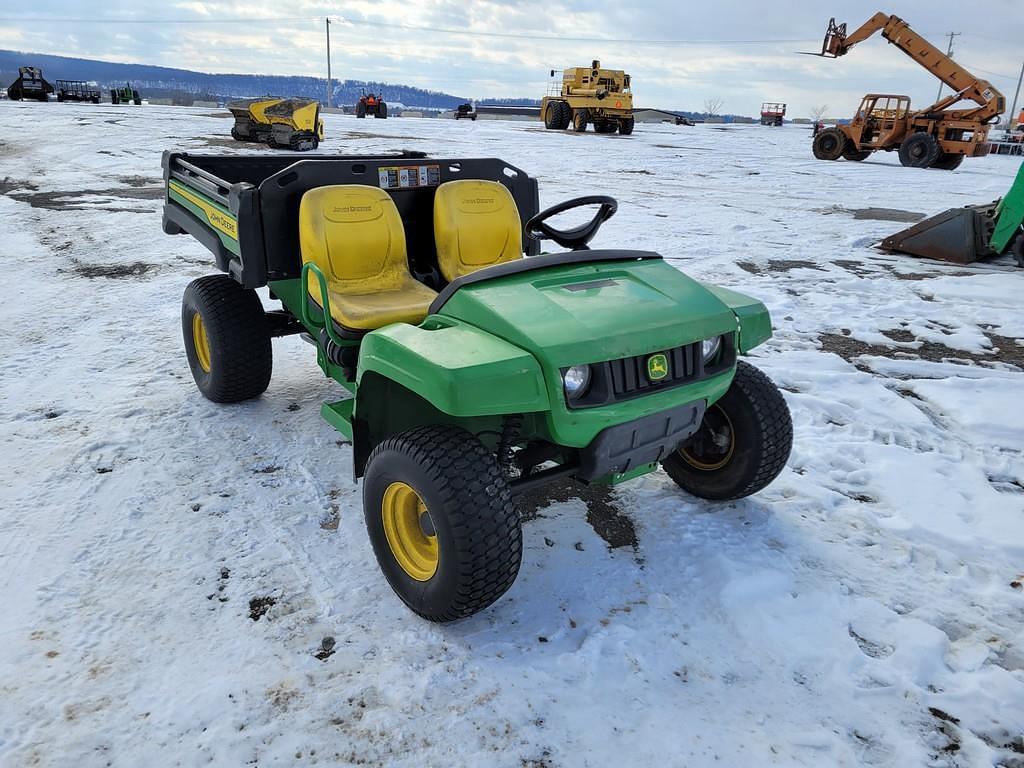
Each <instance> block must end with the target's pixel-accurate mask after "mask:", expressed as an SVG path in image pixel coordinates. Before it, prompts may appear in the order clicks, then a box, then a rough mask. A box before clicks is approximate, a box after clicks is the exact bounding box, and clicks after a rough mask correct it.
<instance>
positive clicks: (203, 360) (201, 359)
mask: <svg viewBox="0 0 1024 768" xmlns="http://www.w3.org/2000/svg"><path fill="white" fill-rule="evenodd" d="M192 343H193V344H194V345H195V348H196V361H197V362H198V363H199V367H200V368H202V369H203V370H204V371H206V372H207V373H209V372H210V337H209V336H208V335H207V333H206V326H205V325H204V324H203V316H202V315H200V314H199V313H198V312H196V313H195V314H194V315H192Z"/></svg>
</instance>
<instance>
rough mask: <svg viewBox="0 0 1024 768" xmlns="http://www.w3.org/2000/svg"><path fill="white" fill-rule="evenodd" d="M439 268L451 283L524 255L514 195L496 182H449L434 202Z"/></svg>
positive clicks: (469, 180)
mask: <svg viewBox="0 0 1024 768" xmlns="http://www.w3.org/2000/svg"><path fill="white" fill-rule="evenodd" d="M434 244H435V245H436V246H437V263H438V266H439V267H440V268H441V274H442V275H444V278H445V280H447V281H449V282H451V281H452V280H454V279H455V278H457V277H462V276H463V275H467V274H469V273H470V272H475V271H476V270H478V269H483V268H484V267H490V266H492V265H494V264H502V263H504V262H506V261H513V260H515V259H518V258H520V257H521V256H522V255H523V223H522V221H521V220H520V218H519V209H518V208H516V201H515V200H514V199H513V198H512V193H511V192H509V191H508V189H507V188H506V187H505V186H504V185H503V184H499V183H498V182H496V181H478V180H475V179H473V180H471V179H466V180H463V181H448V182H445V183H444V184H442V185H441V186H439V187H438V188H437V193H436V194H435V196H434Z"/></svg>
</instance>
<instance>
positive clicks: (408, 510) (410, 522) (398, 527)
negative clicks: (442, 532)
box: [380, 482, 441, 581]
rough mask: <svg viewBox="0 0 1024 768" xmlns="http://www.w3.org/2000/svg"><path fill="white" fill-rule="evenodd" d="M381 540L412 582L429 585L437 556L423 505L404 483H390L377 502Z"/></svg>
mask: <svg viewBox="0 0 1024 768" xmlns="http://www.w3.org/2000/svg"><path fill="white" fill-rule="evenodd" d="M380 513H381V522H383V524H384V536H385V538H387V541H388V547H389V548H390V549H391V554H392V555H394V557H395V562H397V563H398V565H399V566H400V567H401V568H402V570H403V571H405V572H406V573H407V574H409V576H410V578H413V579H415V580H416V581H429V580H430V579H431V578H432V577H433V575H434V574H435V573H436V572H437V564H438V561H439V560H440V559H441V558H440V552H439V550H438V546H437V533H436V532H435V530H434V525H433V522H432V521H431V519H430V515H429V514H428V512H427V505H426V504H424V503H423V499H421V498H420V495H419V494H418V493H416V491H415V489H414V488H413V487H412V486H411V485H408V484H406V483H402V482H394V483H392V484H391V485H389V486H388V487H387V488H386V489H385V490H384V497H383V499H381V510H380Z"/></svg>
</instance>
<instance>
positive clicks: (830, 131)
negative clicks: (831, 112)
mask: <svg viewBox="0 0 1024 768" xmlns="http://www.w3.org/2000/svg"><path fill="white" fill-rule="evenodd" d="M846 142H847V138H846V134H845V133H843V132H842V131H841V130H839V129H838V128H826V129H825V130H823V131H819V132H818V135H817V136H815V137H814V142H813V143H812V144H811V151H812V152H813V153H814V156H815V157H816V158H818V159H819V160H838V159H839V158H840V157H842V154H843V149H844V148H845V147H846Z"/></svg>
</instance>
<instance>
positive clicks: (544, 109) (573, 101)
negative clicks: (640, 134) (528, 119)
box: [540, 59, 633, 136]
mask: <svg viewBox="0 0 1024 768" xmlns="http://www.w3.org/2000/svg"><path fill="white" fill-rule="evenodd" d="M554 76H555V70H553V69H552V70H551V77H554ZM540 116H541V119H542V120H543V121H544V127H545V128H548V129H554V130H565V129H566V128H568V127H569V126H570V125H571V126H572V129H573V130H574V131H576V132H577V133H582V132H583V131H585V130H587V125H588V124H589V123H593V124H594V132H595V133H615V131H618V132H619V133H621V134H622V135H624V136H626V135H629V134H631V133H632V132H633V94H632V93H630V77H629V75H627V74H626V73H625V72H623V71H622V70H621V69H602V68H601V62H600V61H598V60H597V59H594V61H592V62H590V66H589V67H570V68H569V69H566V70H564V71H563V72H562V82H561V85H560V86H555V87H554V88H552V92H551V93H549V94H548V95H547V96H545V97H543V98H542V99H541V100H540Z"/></svg>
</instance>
